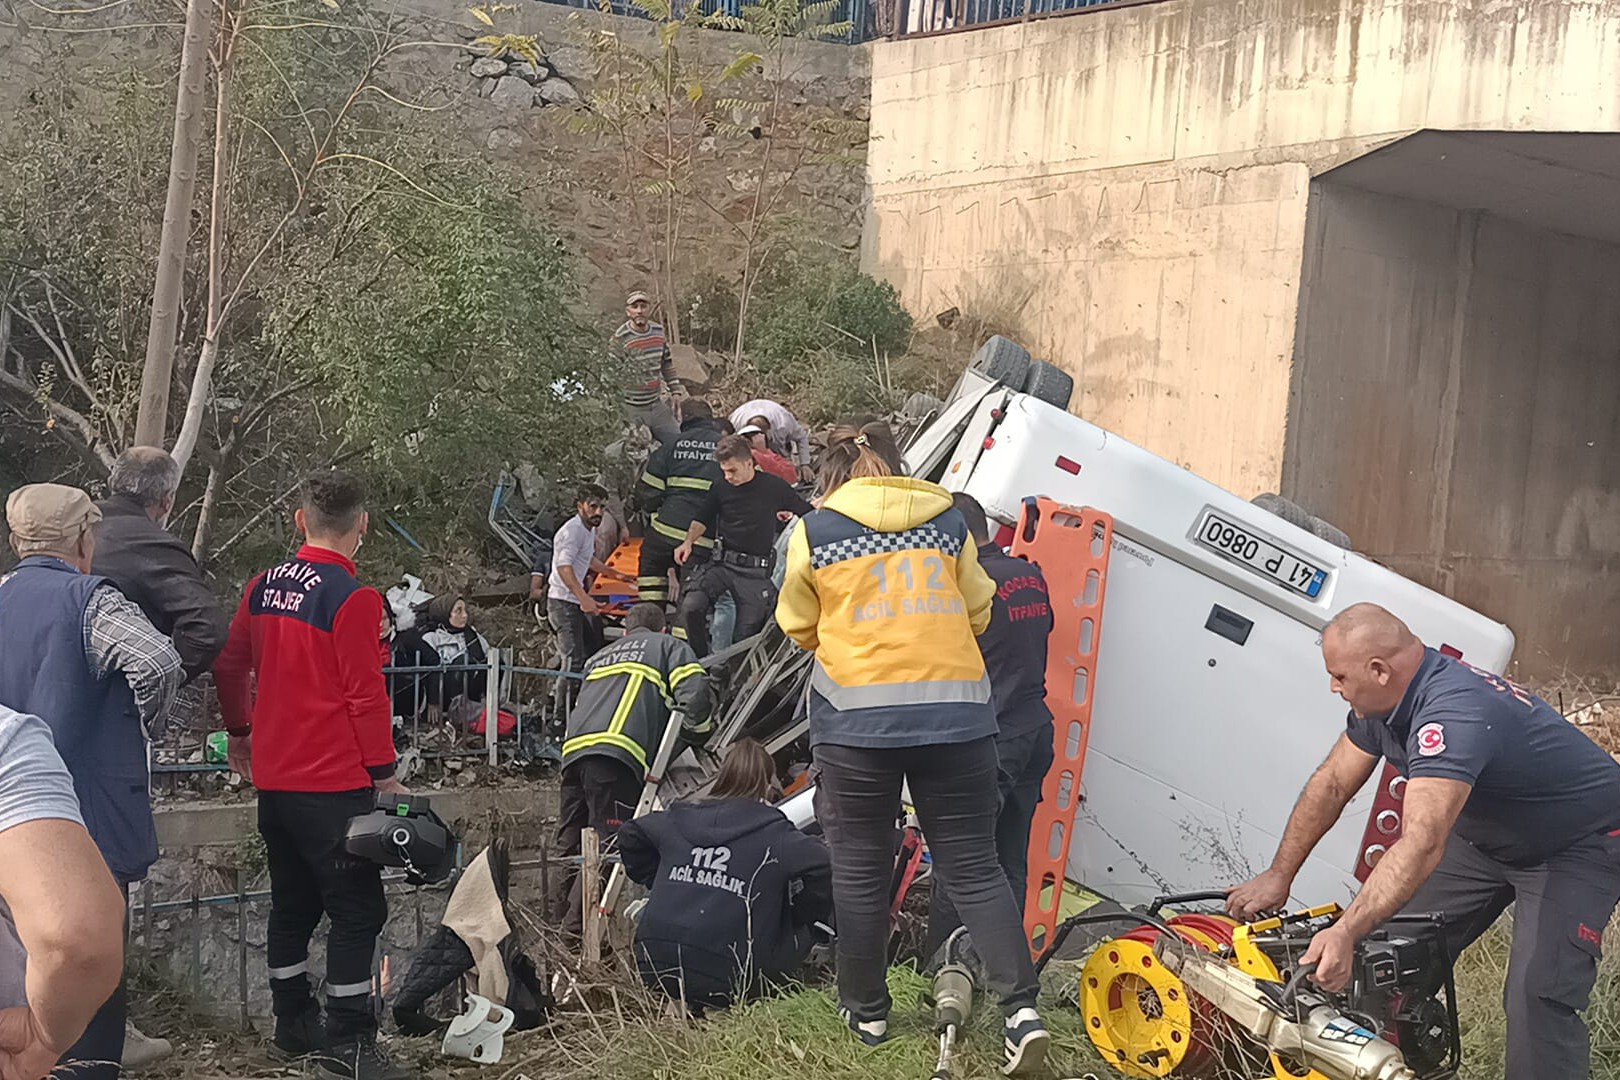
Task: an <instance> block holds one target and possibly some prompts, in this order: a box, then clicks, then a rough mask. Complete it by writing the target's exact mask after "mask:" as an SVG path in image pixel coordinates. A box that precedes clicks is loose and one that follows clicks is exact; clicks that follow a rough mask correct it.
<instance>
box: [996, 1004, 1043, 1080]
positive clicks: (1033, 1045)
mask: <svg viewBox="0 0 1620 1080" xmlns="http://www.w3.org/2000/svg"><path fill="white" fill-rule="evenodd" d="M1005 1032H1006V1046H1005V1050H1006V1054H1007V1063H1006V1064H1005V1065H1003V1066H1002V1067H1001V1071H1002V1072H1004V1073H1006V1074H1007V1075H1008V1076H1023V1075H1026V1074H1028V1073H1032V1072H1039V1071H1040V1068H1041V1066H1042V1065H1044V1064H1045V1063H1046V1051H1047V1050H1048V1049H1050V1047H1051V1045H1052V1036H1051V1035H1049V1034H1047V1031H1046V1025H1045V1024H1043V1023H1041V1014H1040V1013H1038V1012H1036V1011H1035V1010H1034V1009H1019V1010H1018V1011H1017V1012H1015V1013H1013V1014H1012V1015H1011V1016H1009V1017H1007V1021H1006V1027H1005Z"/></svg>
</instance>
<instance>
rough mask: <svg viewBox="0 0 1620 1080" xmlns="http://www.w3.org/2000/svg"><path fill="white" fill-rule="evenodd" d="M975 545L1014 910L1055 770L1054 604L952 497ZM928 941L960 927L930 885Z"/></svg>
mask: <svg viewBox="0 0 1620 1080" xmlns="http://www.w3.org/2000/svg"><path fill="white" fill-rule="evenodd" d="M951 505H952V506H954V507H955V508H956V510H957V512H958V513H960V514H961V515H962V519H963V520H964V521H966V522H967V526H968V532H969V533H971V534H972V536H973V542H974V544H975V545H976V546H977V547H978V549H979V565H980V566H982V567H984V572H985V573H987V574H989V575H990V580H991V581H993V582H995V585H996V595H995V600H994V601H993V603H992V606H991V609H990V625H989V626H987V627H985V630H984V633H982V634H980V635H979V652H981V653H982V654H983V655H984V669H985V672H986V673H987V674H988V675H989V676H990V694H991V697H992V699H993V700H994V702H995V706H996V760H997V762H998V764H997V770H996V786H997V788H998V789H999V791H1000V793H1001V809H1000V810H999V811H998V812H997V814H996V855H997V857H998V858H999V859H1000V861H1001V869H1002V872H1003V873H1005V874H1006V875H1007V883H1008V884H1009V885H1011V886H1012V891H1013V899H1014V900H1016V901H1018V909H1019V911H1022V910H1023V909H1024V900H1025V895H1026V894H1027V892H1028V889H1029V881H1028V878H1029V832H1030V826H1031V825H1032V824H1033V822H1034V820H1035V808H1036V807H1037V806H1039V805H1040V801H1041V785H1042V784H1044V783H1045V782H1046V774H1047V772H1048V771H1050V769H1051V768H1052V759H1053V757H1054V751H1053V745H1052V710H1051V709H1049V708H1047V706H1046V654H1047V643H1048V639H1049V638H1050V637H1051V635H1052V604H1051V596H1050V595H1049V593H1048V590H1047V586H1046V577H1045V575H1043V574H1042V573H1041V568H1040V567H1038V566H1036V565H1035V564H1033V563H1031V562H1028V561H1026V560H1024V559H1020V558H1018V557H1016V556H1014V555H1009V554H1007V552H1005V551H1003V550H1002V549H1001V547H1000V546H999V545H997V544H995V543H994V542H992V541H991V539H990V522H989V520H988V519H987V518H986V517H985V516H984V507H982V506H980V505H979V501H978V500H977V499H975V498H974V497H973V496H971V495H968V494H965V493H964V492H960V491H959V492H957V493H956V494H955V495H953V496H951ZM930 898H931V906H930V909H929V912H928V944H927V946H926V949H925V953H924V954H925V955H929V956H932V955H933V954H934V953H935V952H936V951H937V950H938V949H939V947H940V946H941V945H943V944H944V943H945V939H946V938H947V937H949V936H950V933H951V931H953V930H955V929H956V928H957V927H958V926H960V925H962V920H961V919H960V918H958V917H957V914H956V908H955V906H954V905H953V904H952V903H951V901H950V897H949V896H948V895H946V890H945V889H941V888H936V889H932V890H930Z"/></svg>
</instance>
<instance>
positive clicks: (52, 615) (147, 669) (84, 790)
mask: <svg viewBox="0 0 1620 1080" xmlns="http://www.w3.org/2000/svg"><path fill="white" fill-rule="evenodd" d="M100 520H101V512H100V511H99V510H97V509H96V506H95V504H94V503H92V502H91V501H90V496H88V495H86V494H85V493H84V492H83V491H80V490H79V489H78V488H73V487H64V486H63V485H61V484H29V485H27V486H26V487H21V488H18V489H17V490H16V491H14V492H12V493H11V496H10V498H8V499H7V500H6V524H7V525H8V526H9V527H10V529H11V546H12V547H13V548H14V549H15V550H16V552H17V554H18V555H19V556H21V558H22V561H21V562H20V563H18V564H17V567H16V569H14V570H12V571H11V572H10V573H7V574H6V575H4V576H3V577H0V705H6V706H8V707H10V708H12V709H15V710H17V711H18V712H23V713H29V714H32V715H34V716H38V717H39V718H41V719H42V720H44V721H45V723H46V724H47V725H49V726H50V729H51V734H52V735H53V737H54V738H55V741H56V748H57V750H58V751H59V752H60V753H61V755H62V760H63V762H64V763H65V764H66V765H67V767H68V772H69V773H70V774H71V775H72V777H73V788H74V791H75V793H76V794H77V795H78V799H79V806H80V810H81V811H82V813H83V814H84V821H85V826H86V827H87V828H88V829H89V831H90V838H91V839H92V840H94V841H95V842H96V846H97V847H98V848H99V849H100V850H101V856H102V858H103V859H105V860H106V863H107V868H108V869H110V870H111V871H112V873H113V877H114V878H115V879H116V880H117V881H118V883H119V885H120V886H122V887H124V888H125V889H127V888H128V886H129V885H130V883H132V882H135V881H139V880H141V879H142V878H143V877H145V876H146V872H147V870H148V869H149V868H150V867H151V865H152V863H154V862H156V861H157V853H158V846H157V831H156V828H155V826H154V823H153V821H152V802H151V793H150V779H149V775H148V768H147V740H148V739H149V738H150V737H152V736H153V735H155V734H157V731H156V729H157V728H158V727H159V726H160V725H161V724H162V723H163V721H164V718H165V717H167V716H168V714H169V709H170V707H171V706H172V705H173V704H174V696H175V693H176V691H178V690H179V688H180V680H181V665H180V655H179V653H177V652H175V649H174V645H173V644H172V643H171V642H170V641H169V639H168V638H167V637H165V636H164V635H163V634H161V633H159V632H158V630H157V628H156V627H155V626H153V625H152V624H151V622H149V621H148V620H147V618H146V616H145V615H143V614H141V609H140V608H138V607H136V606H135V604H133V603H132V602H130V601H129V600H127V599H125V597H124V595H123V593H121V592H119V591H118V588H117V586H115V585H113V584H112V583H111V582H110V581H108V580H107V579H106V578H102V577H97V576H94V575H92V574H91V573H90V562H91V559H92V558H93V557H94V554H95V532H94V530H93V526H94V525H95V524H96V522H98V521H100ZM125 1011H126V1010H125V1000H124V991H123V987H122V986H120V987H119V989H118V990H117V991H115V992H114V994H113V996H112V998H111V999H109V1000H108V1002H107V1003H106V1004H105V1005H104V1006H102V1009H101V1011H100V1012H98V1013H97V1014H96V1016H95V1018H94V1019H92V1020H91V1022H90V1026H89V1027H88V1028H87V1029H86V1030H85V1033H84V1035H83V1036H82V1037H81V1038H80V1039H79V1041H78V1042H77V1043H75V1044H74V1045H73V1046H71V1047H65V1048H61V1049H62V1050H63V1054H62V1058H61V1060H62V1061H63V1062H64V1063H68V1062H72V1063H74V1068H73V1074H74V1075H75V1076H77V1077H80V1078H86V1077H88V1078H95V1080H100V1078H104V1077H115V1076H117V1075H118V1073H119V1065H118V1062H119V1058H120V1056H121V1055H122V1052H123V1046H124V1020H125Z"/></svg>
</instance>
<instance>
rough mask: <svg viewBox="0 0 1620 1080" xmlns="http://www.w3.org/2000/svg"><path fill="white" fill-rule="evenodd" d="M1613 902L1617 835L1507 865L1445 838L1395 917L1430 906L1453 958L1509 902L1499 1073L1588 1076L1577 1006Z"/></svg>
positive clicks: (1536, 1077)
mask: <svg viewBox="0 0 1620 1080" xmlns="http://www.w3.org/2000/svg"><path fill="white" fill-rule="evenodd" d="M1617 901H1620V836H1602V835H1598V836H1593V837H1590V838H1588V839H1586V840H1582V841H1580V842H1579V843H1576V844H1573V845H1571V846H1570V847H1568V848H1565V849H1564V850H1563V851H1560V852H1559V853H1558V854H1556V855H1554V856H1552V857H1551V858H1550V859H1548V860H1547V861H1546V862H1543V863H1539V864H1537V865H1535V866H1528V867H1513V866H1508V865H1507V864H1505V863H1502V862H1498V861H1497V860H1496V859H1493V858H1491V857H1490V856H1489V855H1486V854H1485V853H1484V852H1482V851H1480V850H1479V849H1478V848H1476V847H1475V846H1474V845H1472V844H1470V843H1469V842H1468V841H1466V840H1463V839H1462V838H1460V837H1458V836H1452V837H1451V839H1450V841H1449V842H1448V843H1447V844H1446V853H1445V855H1444V856H1443V857H1442V858H1441V860H1440V865H1439V866H1438V867H1436V868H1435V871H1434V873H1433V874H1431V875H1430V876H1429V880H1428V881H1426V882H1424V883H1423V885H1422V887H1421V888H1419V889H1418V891H1417V895H1416V896H1414V897H1412V899H1411V901H1410V902H1408V903H1407V905H1406V907H1405V908H1404V909H1403V914H1426V913H1429V912H1438V913H1440V914H1443V915H1444V916H1445V920H1446V945H1447V947H1448V948H1449V950H1450V951H1451V956H1452V959H1453V960H1455V959H1456V958H1457V956H1458V954H1460V953H1461V952H1462V951H1463V949H1465V948H1467V947H1468V946H1469V945H1471V944H1473V943H1474V942H1475V941H1476V940H1478V938H1479V936H1480V935H1481V934H1483V933H1484V932H1485V931H1486V930H1488V929H1490V926H1491V924H1492V923H1493V922H1495V921H1496V919H1497V916H1499V915H1501V914H1502V912H1503V911H1504V910H1506V908H1507V906H1508V904H1510V903H1511V904H1513V949H1512V952H1511V953H1510V955H1509V957H1508V975H1507V984H1506V986H1505V987H1504V988H1503V991H1502V1001H1503V1004H1504V1005H1505V1006H1506V1009H1507V1072H1506V1074H1505V1077H1504V1080H1575V1078H1577V1077H1582V1078H1584V1077H1588V1076H1590V1075H1591V1067H1592V1066H1591V1061H1592V1046H1591V1039H1590V1037H1589V1034H1588V1032H1587V1028H1586V1022H1585V1021H1584V1020H1582V1019H1581V1016H1580V1013H1581V1012H1582V1011H1584V1010H1585V1009H1586V1007H1587V1006H1588V1005H1589V1004H1590V1003H1591V1000H1592V986H1593V984H1594V983H1595V982H1596V981H1597V965H1598V960H1599V959H1600V958H1601V956H1602V954H1603V931H1604V928H1605V927H1607V926H1608V925H1609V920H1610V919H1611V918H1612V917H1613V916H1614V909H1615V904H1616V902H1617Z"/></svg>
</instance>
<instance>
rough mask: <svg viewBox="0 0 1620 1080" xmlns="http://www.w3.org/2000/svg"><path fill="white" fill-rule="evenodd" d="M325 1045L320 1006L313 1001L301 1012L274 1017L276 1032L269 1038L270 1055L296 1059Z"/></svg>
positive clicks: (281, 1059) (324, 1025)
mask: <svg viewBox="0 0 1620 1080" xmlns="http://www.w3.org/2000/svg"><path fill="white" fill-rule="evenodd" d="M324 1046H326V1024H325V1022H324V1021H323V1020H322V1019H321V1007H320V1006H319V1005H317V1004H315V1003H314V1002H313V1001H311V1002H310V1003H309V1007H308V1008H306V1009H305V1010H304V1011H303V1012H300V1013H294V1014H293V1015H291V1016H278V1017H276V1034H275V1037H274V1038H273V1039H271V1040H270V1056H271V1057H273V1058H275V1059H277V1060H278V1061H297V1060H298V1059H299V1058H305V1057H308V1056H309V1055H311V1054H314V1053H317V1052H319V1051H320V1050H321V1049H322V1048H323V1047H324Z"/></svg>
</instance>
